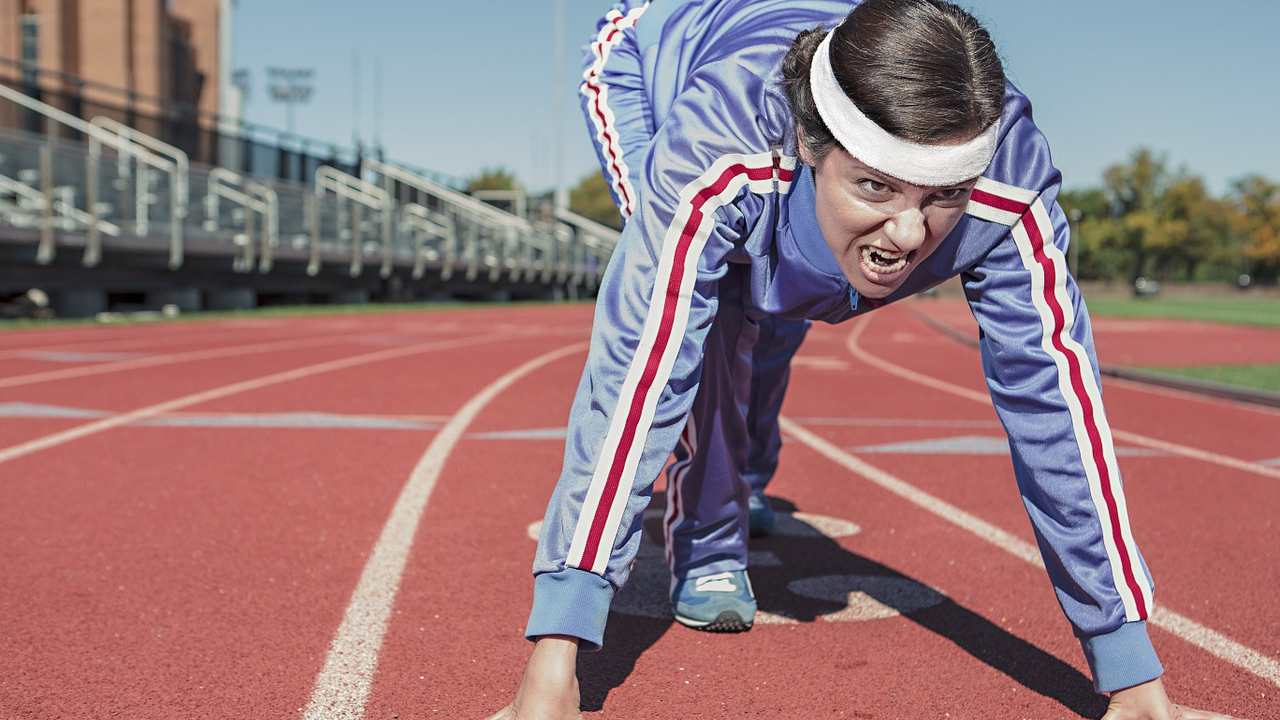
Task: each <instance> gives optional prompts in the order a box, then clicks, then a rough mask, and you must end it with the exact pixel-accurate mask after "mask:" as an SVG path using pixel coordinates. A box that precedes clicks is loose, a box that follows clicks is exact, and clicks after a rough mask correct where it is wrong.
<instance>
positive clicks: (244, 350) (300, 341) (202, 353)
mask: <svg viewBox="0 0 1280 720" xmlns="http://www.w3.org/2000/svg"><path fill="white" fill-rule="evenodd" d="M352 337H355V335H352V334H350V333H348V334H342V335H333V334H329V335H320V336H313V337H303V338H296V337H295V338H289V339H287V340H274V341H272V342H265V343H250V344H247V345H232V346H230V347H220V348H210V349H207V350H189V351H187V352H179V353H172V354H169V355H148V356H146V357H141V358H134V359H132V360H121V361H118V362H110V363H104V364H102V365H88V366H80V367H72V368H64V369H62V370H46V371H44V372H36V373H28V374H26V375H14V376H12V377H7V378H0V388H8V387H18V386H25V385H36V384H38V383H45V382H53V381H55V380H69V379H71V378H78V377H88V376H90V375H104V374H107V373H113V372H123V371H125V370H137V369H138V368H148V367H156V366H159V365H172V364H173V363H180V362H194V361H196V360H213V359H215V358H223V357H235V356H237V355H252V354H254V353H264V352H272V351H274V350H289V349H294V348H301V347H307V346H310V345H324V344H328V343H338V342H341V341H343V340H347V339H350V338H352Z"/></svg>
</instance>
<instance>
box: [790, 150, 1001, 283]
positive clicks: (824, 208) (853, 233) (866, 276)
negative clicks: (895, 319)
mask: <svg viewBox="0 0 1280 720" xmlns="http://www.w3.org/2000/svg"><path fill="white" fill-rule="evenodd" d="M811 164H812V163H811ZM813 176H814V183H815V185H816V191H817V200H816V204H817V216H818V227H819V228H821V229H822V236H823V238H824V239H825V240H826V241H827V245H828V246H829V247H830V248H831V252H832V253H834V254H835V256H836V260H837V261H839V263H840V267H841V269H842V270H844V275H845V277H846V278H848V279H849V282H850V283H851V284H852V285H853V288H854V289H855V290H857V291H858V294H859V295H862V296H863V297H869V298H882V297H885V296H886V295H888V294H889V293H891V292H893V291H894V290H896V289H897V288H898V286H899V285H901V284H902V282H903V281H904V280H906V279H907V276H908V275H910V274H911V271H912V270H914V269H915V268H916V267H917V266H919V265H920V263H922V262H924V260H925V258H927V257H929V255H930V254H931V253H932V252H933V251H934V250H936V249H937V247H938V245H939V244H940V243H941V242H942V239H943V238H945V237H946V236H947V234H948V233H950V232H951V230H952V228H954V227H955V226H956V223H958V222H960V218H961V217H963V216H964V210H965V205H967V204H968V202H969V192H970V191H971V190H973V186H974V184H975V183H976V182H977V178H974V179H972V180H969V181H967V182H964V183H961V184H959V185H948V186H943V187H922V186H919V185H911V184H908V183H905V182H903V181H901V180H898V179H897V178H893V177H890V176H888V175H885V174H884V173H881V172H877V171H875V170H873V169H871V168H870V167H868V166H866V165H864V164H862V163H861V162H859V161H858V160H857V158H855V157H853V156H852V155H850V154H849V153H848V152H847V151H845V150H844V149H843V148H841V147H835V148H833V149H832V150H831V151H829V152H828V153H827V154H826V155H825V156H823V158H822V159H821V160H819V161H818V162H817V163H816V164H814V175H813Z"/></svg>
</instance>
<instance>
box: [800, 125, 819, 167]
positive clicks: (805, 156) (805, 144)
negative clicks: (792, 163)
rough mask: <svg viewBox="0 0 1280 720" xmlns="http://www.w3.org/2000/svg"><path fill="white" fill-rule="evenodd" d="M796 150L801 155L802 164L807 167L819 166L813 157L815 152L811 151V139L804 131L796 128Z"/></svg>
mask: <svg viewBox="0 0 1280 720" xmlns="http://www.w3.org/2000/svg"><path fill="white" fill-rule="evenodd" d="M796 150H798V151H799V153H800V162H802V163H804V164H805V165H814V166H816V165H817V162H815V158H814V157H813V151H811V150H810V149H809V139H808V138H807V137H805V134H804V130H801V129H800V128H799V127H797V128H796Z"/></svg>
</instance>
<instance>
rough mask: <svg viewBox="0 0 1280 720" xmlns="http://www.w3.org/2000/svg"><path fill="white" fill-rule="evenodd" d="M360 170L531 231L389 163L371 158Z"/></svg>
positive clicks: (488, 207) (512, 217) (495, 210)
mask: <svg viewBox="0 0 1280 720" xmlns="http://www.w3.org/2000/svg"><path fill="white" fill-rule="evenodd" d="M360 170H361V173H362V174H367V173H370V172H372V173H374V174H376V175H381V176H383V177H384V178H391V179H393V180H396V181H398V182H400V183H402V184H404V185H408V186H409V187H411V188H414V189H416V190H420V191H422V192H424V193H428V194H431V195H436V196H438V197H440V198H441V199H442V200H445V201H446V202H451V203H453V204H455V205H458V206H460V207H462V208H463V209H466V210H470V211H472V212H474V213H476V214H478V215H482V216H484V217H486V218H489V219H491V220H494V221H496V222H500V223H503V224H509V225H515V226H517V227H519V228H520V229H521V230H531V229H532V226H531V225H530V224H529V221H528V220H525V219H524V218H521V217H517V216H515V215H512V214H511V213H508V212H503V211H502V210H499V209H498V208H496V207H494V206H492V205H490V204H488V203H486V202H483V201H481V200H477V199H475V198H473V197H471V196H470V195H467V194H466V193H461V192H458V191H457V190H454V189H453V188H450V187H446V186H444V185H441V184H440V183H437V182H435V181H433V180H430V179H428V178H425V177H423V176H421V175H418V174H416V173H414V172H411V171H409V170H406V169H404V168H402V167H400V166H399V165H392V164H390V163H385V162H379V161H377V160H373V159H371V158H365V159H364V160H362V161H361V165H360Z"/></svg>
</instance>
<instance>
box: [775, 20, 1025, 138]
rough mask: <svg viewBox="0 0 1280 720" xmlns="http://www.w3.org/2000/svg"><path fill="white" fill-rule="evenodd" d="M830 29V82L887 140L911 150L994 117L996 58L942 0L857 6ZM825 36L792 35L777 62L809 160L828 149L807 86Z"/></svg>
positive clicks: (977, 28) (973, 23)
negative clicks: (894, 139) (832, 73)
mask: <svg viewBox="0 0 1280 720" xmlns="http://www.w3.org/2000/svg"><path fill="white" fill-rule="evenodd" d="M834 32H835V35H834V37H832V39H831V66H832V69H833V70H834V71H835V76H836V80H837V81H838V82H839V83H840V87H841V88H843V89H844V91H845V94H847V95H848V96H849V99H851V100H853V102H854V103H855V104H856V105H857V106H858V108H859V109H860V110H862V112H863V113H864V114H865V115H866V116H867V117H868V118H870V119H871V120H872V121H874V122H875V123H876V124H877V125H879V126H880V127H882V128H884V129H885V131H887V132H889V133H890V134H892V135H896V136H897V137H899V138H902V139H904V140H909V141H912V142H917V143H921V144H937V143H942V142H946V141H949V140H966V139H968V138H970V137H973V136H974V135H977V134H978V133H980V132H982V131H983V130H985V129H986V128H987V127H988V126H990V125H991V123H993V122H995V121H996V120H998V119H999V118H1000V111H1001V108H1002V107H1003V103H1004V82H1005V79H1004V68H1003V66H1002V65H1001V63H1000V56H999V55H998V54H997V53H996V48H995V44H994V43H992V42H991V36H990V35H989V34H987V31H986V30H985V29H984V28H983V27H982V25H981V24H979V23H978V21H977V20H975V19H974V17H973V16H972V15H970V14H969V13H967V12H965V11H964V10H962V9H960V8H959V7H957V6H955V5H952V4H951V3H949V2H945V1H944V0H866V1H865V2H863V3H861V4H860V5H858V6H857V7H855V8H854V9H853V11H852V12H850V13H849V16H848V18H846V19H845V21H844V23H843V24H841V25H840V27H838V28H836V29H835V31H834ZM825 35H826V31H825V30H823V29H821V28H818V29H814V30H805V31H803V32H801V33H800V34H799V35H797V36H796V39H795V42H794V43H792V45H791V49H790V50H789V51H788V52H787V56H786V58H784V59H783V61H782V77H783V86H784V88H785V90H786V93H787V98H788V100H790V102H791V112H792V113H793V114H794V115H795V118H796V129H797V131H799V132H800V133H801V135H802V137H803V141H804V142H805V145H806V147H807V148H808V150H809V151H810V152H811V153H813V155H814V156H815V157H818V158H820V157H822V156H823V155H824V154H826V152H827V151H828V150H830V149H831V147H832V146H833V145H835V144H836V139H835V137H833V136H832V134H831V130H830V129H828V128H827V125H826V123H824V122H823V121H822V117H821V116H820V115H819V114H818V108H817V106H816V105H814V102H813V92H812V90H811V88H810V87H809V66H810V64H811V63H812V62H813V54H814V51H815V50H817V48H818V44H819V43H820V42H822V39H823V37H825Z"/></svg>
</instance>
